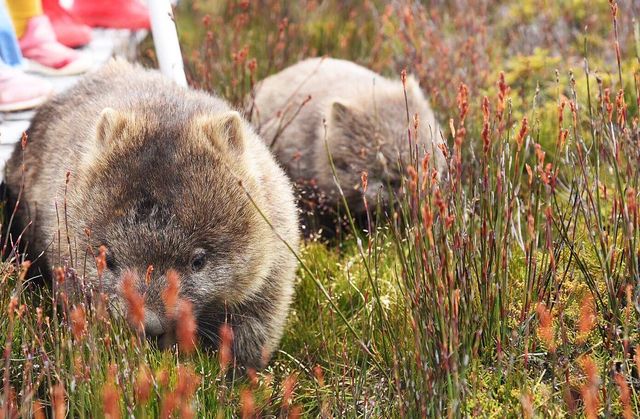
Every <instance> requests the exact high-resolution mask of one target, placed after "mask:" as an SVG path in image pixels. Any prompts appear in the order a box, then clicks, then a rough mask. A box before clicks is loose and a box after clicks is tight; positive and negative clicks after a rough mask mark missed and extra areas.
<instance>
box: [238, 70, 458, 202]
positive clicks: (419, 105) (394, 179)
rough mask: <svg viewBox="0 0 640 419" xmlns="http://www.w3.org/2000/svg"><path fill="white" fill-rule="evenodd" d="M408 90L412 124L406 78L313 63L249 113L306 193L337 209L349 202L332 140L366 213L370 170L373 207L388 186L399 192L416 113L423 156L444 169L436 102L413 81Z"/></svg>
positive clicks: (265, 91) (258, 99) (283, 77)
mask: <svg viewBox="0 0 640 419" xmlns="http://www.w3.org/2000/svg"><path fill="white" fill-rule="evenodd" d="M406 90H407V92H406V93H407V104H408V112H409V114H410V122H409V123H408V122H407V104H406V103H405V95H404V91H403V86H402V82H401V81H399V80H389V79H387V78H384V77H382V76H380V75H379V74H376V73H374V72H372V71H370V70H368V69H366V68H364V67H361V66H359V65H357V64H354V63H352V62H349V61H344V60H337V59H332V58H312V59H307V60H304V61H301V62H299V63H297V64H295V65H293V66H291V67H288V68H286V69H285V70H283V71H281V72H279V73H277V74H275V75H272V76H270V77H267V78H266V79H264V80H263V81H261V82H260V83H259V84H258V85H257V86H256V88H255V91H254V95H253V97H252V98H251V99H250V100H248V103H247V113H248V114H250V115H251V121H252V123H253V125H254V127H256V130H258V132H259V133H260V136H261V137H262V139H263V140H264V141H265V142H266V144H267V145H268V146H269V147H271V149H272V151H273V152H274V153H275V154H276V157H277V159H278V160H279V161H280V163H281V164H282V165H283V166H284V167H285V170H286V171H287V173H288V174H289V176H291V178H292V179H293V180H294V181H295V182H296V183H297V184H298V186H299V188H300V189H301V193H302V194H305V193H310V190H311V189H312V188H311V186H313V187H314V188H315V189H316V190H317V191H318V192H319V193H320V195H321V197H320V200H322V201H323V202H324V205H326V206H327V207H329V208H332V207H333V208H335V207H336V206H337V205H338V204H340V203H341V197H340V195H339V191H338V189H337V187H336V185H335V183H334V180H333V173H332V169H331V167H330V164H329V159H328V155H327V152H326V147H325V138H326V142H327V145H328V148H329V151H330V153H331V156H332V158H333V162H334V165H335V169H336V174H337V178H338V180H339V181H340V185H341V187H342V189H343V192H344V195H345V198H346V201H347V204H348V205H349V208H350V209H351V211H353V212H354V213H356V214H358V213H362V212H363V211H364V203H363V199H362V187H361V175H362V172H363V171H366V172H367V173H368V188H367V193H366V198H367V200H368V201H369V202H370V205H373V206H375V203H376V201H375V200H376V195H377V194H378V193H379V192H380V190H381V188H383V187H386V186H388V185H389V186H391V187H392V188H395V189H397V188H399V186H400V182H401V177H402V175H403V173H402V169H401V168H400V167H399V165H398V161H399V159H401V161H403V162H404V164H407V163H409V162H408V157H409V152H410V144H409V141H408V135H407V129H408V127H409V126H411V129H412V131H413V115H414V114H417V115H418V118H419V124H418V126H419V129H418V135H417V142H418V151H419V152H420V154H421V155H424V153H425V152H426V153H429V154H430V155H431V161H432V163H433V164H434V165H435V167H437V168H438V169H439V170H440V171H441V170H443V168H444V165H445V162H444V158H443V154H442V150H441V149H440V148H439V147H438V144H440V143H442V142H443V141H442V137H441V135H440V132H439V128H438V124H437V123H436V120H435V118H434V115H433V112H432V111H431V108H430V106H429V103H428V102H427V100H426V99H425V97H424V94H423V93H422V91H421V90H420V87H419V86H418V84H417V82H416V81H415V80H414V79H413V78H412V77H409V78H408V79H407V84H406ZM323 119H324V120H326V132H325V126H324V125H323ZM414 140H415V139H414ZM302 200H303V201H304V200H305V197H304V196H303V197H302ZM303 207H304V205H303Z"/></svg>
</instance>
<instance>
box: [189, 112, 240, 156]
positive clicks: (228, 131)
mask: <svg viewBox="0 0 640 419" xmlns="http://www.w3.org/2000/svg"><path fill="white" fill-rule="evenodd" d="M197 123H198V125H199V128H200V129H202V131H204V134H205V135H206V136H207V138H208V139H209V140H210V141H211V142H212V143H213V145H214V146H216V147H222V149H223V150H226V149H232V150H235V151H238V152H241V151H242V150H244V133H243V131H242V130H243V127H242V117H241V116H240V114H239V113H238V112H236V111H229V112H225V113H223V114H222V115H219V116H215V117H210V116H206V117H201V118H199V119H198V122H197Z"/></svg>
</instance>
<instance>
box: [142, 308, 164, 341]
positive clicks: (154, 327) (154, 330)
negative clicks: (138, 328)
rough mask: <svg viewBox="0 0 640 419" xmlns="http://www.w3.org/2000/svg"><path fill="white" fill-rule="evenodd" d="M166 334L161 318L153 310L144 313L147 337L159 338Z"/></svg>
mask: <svg viewBox="0 0 640 419" xmlns="http://www.w3.org/2000/svg"><path fill="white" fill-rule="evenodd" d="M163 333H164V327H162V323H160V318H159V317H158V315H157V314H156V313H154V312H153V311H151V310H147V309H145V311H144V334H145V335H146V336H147V337H159V336H161V335H162V334H163Z"/></svg>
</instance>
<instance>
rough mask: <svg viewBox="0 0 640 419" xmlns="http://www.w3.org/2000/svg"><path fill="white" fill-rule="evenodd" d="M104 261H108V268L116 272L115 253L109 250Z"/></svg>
mask: <svg viewBox="0 0 640 419" xmlns="http://www.w3.org/2000/svg"><path fill="white" fill-rule="evenodd" d="M104 261H105V262H106V263H107V269H109V270H110V271H111V272H115V270H116V269H117V265H116V258H115V257H114V256H113V253H111V252H109V251H107V254H106V255H105V257H104Z"/></svg>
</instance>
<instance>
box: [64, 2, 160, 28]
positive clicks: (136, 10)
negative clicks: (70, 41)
mask: <svg viewBox="0 0 640 419" xmlns="http://www.w3.org/2000/svg"><path fill="white" fill-rule="evenodd" d="M71 12H72V13H73V14H74V16H77V17H78V18H79V19H80V20H82V21H83V22H84V23H86V24H87V25H89V26H93V27H103V28H114V29H132V30H138V29H149V28H150V27H151V23H150V21H149V9H147V7H146V6H145V5H144V4H142V3H141V2H140V1H139V0H109V1H95V0H75V1H74V2H73V7H72V8H71Z"/></svg>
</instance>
